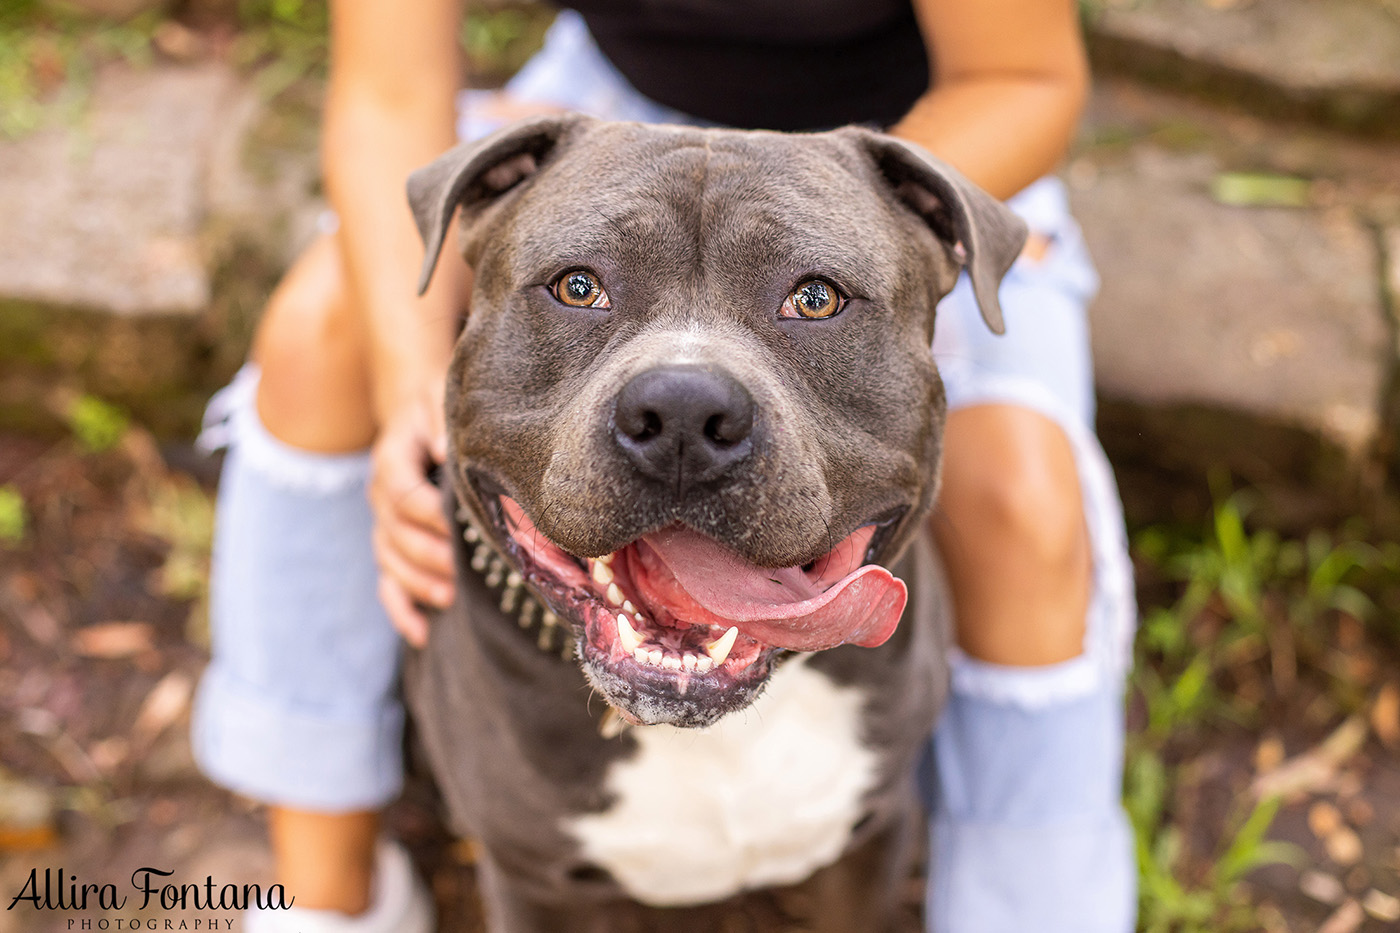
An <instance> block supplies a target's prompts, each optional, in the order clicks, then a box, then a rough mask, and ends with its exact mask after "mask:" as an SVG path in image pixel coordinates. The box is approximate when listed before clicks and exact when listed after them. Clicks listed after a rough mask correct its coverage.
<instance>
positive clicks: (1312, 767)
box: [1251, 715, 1369, 800]
mask: <svg viewBox="0 0 1400 933" xmlns="http://www.w3.org/2000/svg"><path fill="white" fill-rule="evenodd" d="M1368 731H1369V730H1368V728H1367V725H1366V720H1365V719H1364V718H1363V717H1361V716H1360V715H1355V716H1350V717H1348V718H1347V719H1346V720H1345V721H1344V722H1343V723H1342V724H1341V725H1340V726H1338V727H1337V728H1336V729H1335V730H1334V731H1333V732H1332V734H1331V735H1329V736H1328V737H1327V738H1325V739H1323V740H1322V741H1321V742H1320V743H1318V744H1317V745H1316V746H1314V747H1313V748H1310V749H1308V750H1307V751H1306V752H1303V753H1302V754H1300V755H1294V756H1293V757H1292V758H1289V759H1287V760H1286V761H1284V762H1283V763H1282V764H1280V765H1279V766H1278V767H1277V768H1274V769H1273V770H1271V771H1267V772H1265V773H1263V774H1261V775H1259V776H1258V777H1257V778H1255V779H1254V783H1253V785H1252V787H1251V790H1252V791H1253V793H1254V796H1255V797H1256V798H1259V799H1261V800H1262V799H1265V798H1268V797H1284V798H1296V797H1298V796H1299V795H1301V794H1306V793H1314V792H1317V791H1321V790H1325V789H1327V788H1328V787H1330V786H1331V784H1332V781H1333V779H1334V778H1335V777H1336V774H1337V769H1338V768H1339V767H1341V765H1342V764H1343V763H1345V762H1346V760H1347V759H1348V758H1350V757H1351V756H1352V755H1355V754H1356V753H1357V752H1358V751H1359V750H1360V749H1361V746H1362V745H1364V744H1365V742H1366V735H1367V732H1368Z"/></svg>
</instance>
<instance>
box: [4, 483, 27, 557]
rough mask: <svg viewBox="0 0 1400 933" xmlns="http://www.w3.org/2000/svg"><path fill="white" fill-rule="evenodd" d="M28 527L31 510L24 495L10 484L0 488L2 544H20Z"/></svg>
mask: <svg viewBox="0 0 1400 933" xmlns="http://www.w3.org/2000/svg"><path fill="white" fill-rule="evenodd" d="M28 526H29V510H28V508H27V507H26V506H25V504H24V495H23V494H22V493H20V491H19V490H18V489H16V488H15V487H14V486H12V485H10V484H8V483H6V484H5V485H4V486H0V544H3V545H8V546H14V545H17V544H19V543H20V542H21V541H23V540H24V532H25V529H26V528H28Z"/></svg>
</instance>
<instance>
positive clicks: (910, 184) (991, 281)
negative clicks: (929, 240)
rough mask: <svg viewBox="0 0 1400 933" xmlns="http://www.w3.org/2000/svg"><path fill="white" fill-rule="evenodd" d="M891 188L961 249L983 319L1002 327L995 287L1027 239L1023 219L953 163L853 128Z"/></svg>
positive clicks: (994, 329) (957, 250)
mask: <svg viewBox="0 0 1400 933" xmlns="http://www.w3.org/2000/svg"><path fill="white" fill-rule="evenodd" d="M856 132H857V133H859V135H860V141H861V143H862V144H863V145H864V146H865V148H866V149H867V150H868V151H869V152H870V154H871V155H872V156H874V158H875V164H876V166H877V167H878V168H879V170H880V173H881V174H882V175H884V177H885V179H886V181H887V182H888V183H889V185H890V187H891V188H893V189H894V192H895V194H896V195H897V196H898V197H899V198H900V199H901V200H902V201H904V203H905V204H907V205H908V206H909V208H910V209H911V210H913V211H914V213H916V214H918V215H919V216H920V217H921V218H923V220H924V222H925V223H927V224H928V225H929V226H930V227H932V228H933V232H934V233H936V234H937V235H938V236H939V237H940V238H941V239H943V240H944V241H945V242H947V243H948V244H949V245H950V246H953V247H954V251H955V253H960V258H961V260H962V262H963V265H964V266H965V267H966V269H967V274H968V277H969V278H970V279H972V293H973V295H974V296H975V297H976V298H977V306H978V307H979V308H981V310H982V320H984V321H986V322H987V326H988V327H990V328H991V329H992V332H993V333H997V334H1002V333H1005V332H1006V325H1005V323H1004V322H1003V321H1002V316H1001V304H1000V302H998V300H997V287H998V286H999V285H1000V284H1001V279H1002V276H1004V275H1006V271H1007V270H1008V269H1010V268H1011V264H1012V263H1013V262H1015V261H1016V257H1017V256H1019V255H1020V254H1021V249H1022V247H1023V246H1025V243H1026V225H1025V223H1024V222H1023V221H1022V220H1021V218H1019V217H1017V216H1016V215H1015V214H1013V213H1011V211H1010V210H1008V209H1007V207H1006V205H1004V204H1002V203H1001V202H1000V201H998V200H997V199H996V198H994V197H992V196H991V195H990V194H988V193H987V192H985V191H983V190H982V189H981V188H979V187H977V186H976V185H974V184H973V183H972V182H970V181H968V180H967V179H966V178H964V177H963V176H962V174H961V173H959V172H958V171H957V169H955V168H953V167H952V166H951V165H948V164H946V163H944V162H941V161H939V160H938V159H936V158H934V157H933V156H931V155H929V154H928V152H926V151H925V150H924V149H922V148H920V147H919V146H916V145H914V144H912V143H908V142H905V141H904V140H902V139H896V138H894V137H893V136H886V135H884V134H882V133H872V132H870V131H868V130H857V131H856Z"/></svg>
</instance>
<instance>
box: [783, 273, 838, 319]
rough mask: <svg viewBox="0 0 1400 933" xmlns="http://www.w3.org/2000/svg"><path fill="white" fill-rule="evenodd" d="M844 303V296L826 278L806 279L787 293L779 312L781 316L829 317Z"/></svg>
mask: <svg viewBox="0 0 1400 933" xmlns="http://www.w3.org/2000/svg"><path fill="white" fill-rule="evenodd" d="M845 303H846V299H845V297H843V296H842V294H841V293H840V292H838V291H837V290H836V286H835V285H832V284H831V283H830V282H828V281H827V280H826V279H807V280H806V281H805V282H800V283H798V285H797V287H796V288H794V289H793V290H792V292H791V293H789V294H788V296H787V300H786V301H784V302H783V307H782V309H781V311H780V312H779V313H780V314H781V315H782V316H783V317H804V318H823V317H831V316H832V315H833V314H835V313H836V312H837V311H840V310H841V308H842V306H843V305H845Z"/></svg>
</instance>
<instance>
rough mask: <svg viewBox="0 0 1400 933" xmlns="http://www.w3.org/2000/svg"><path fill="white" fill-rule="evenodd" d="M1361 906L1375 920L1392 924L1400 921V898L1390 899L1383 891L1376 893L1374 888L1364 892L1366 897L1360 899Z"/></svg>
mask: <svg viewBox="0 0 1400 933" xmlns="http://www.w3.org/2000/svg"><path fill="white" fill-rule="evenodd" d="M1361 906H1362V908H1363V909H1364V910H1365V911H1366V913H1368V914H1370V915H1371V916H1372V917H1375V918H1376V919H1377V920H1382V921H1385V922H1388V923H1394V922H1395V921H1397V920H1400V898H1397V897H1392V896H1391V895H1389V894H1386V893H1385V892H1384V891H1377V890H1376V889H1375V888H1372V889H1371V890H1369V891H1367V892H1366V896H1365V897H1363V898H1362V899H1361Z"/></svg>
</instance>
